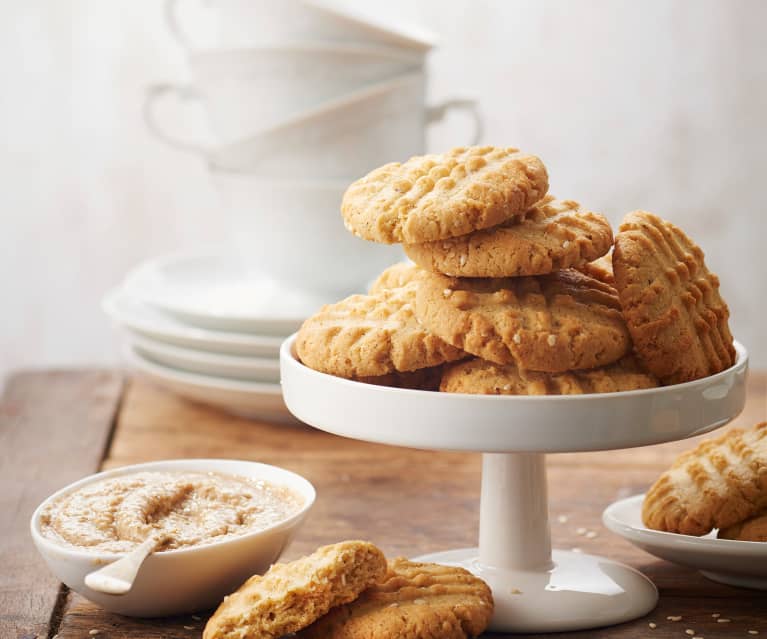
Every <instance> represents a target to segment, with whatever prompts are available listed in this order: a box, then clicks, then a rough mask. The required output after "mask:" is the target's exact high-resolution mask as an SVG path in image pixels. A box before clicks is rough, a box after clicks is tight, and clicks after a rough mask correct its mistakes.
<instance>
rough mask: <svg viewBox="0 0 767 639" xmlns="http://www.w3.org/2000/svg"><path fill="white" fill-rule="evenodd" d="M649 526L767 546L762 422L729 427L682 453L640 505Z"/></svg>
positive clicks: (766, 428)
mask: <svg viewBox="0 0 767 639" xmlns="http://www.w3.org/2000/svg"><path fill="white" fill-rule="evenodd" d="M642 519H643V520H644V523H645V525H646V526H647V527H648V528H653V529H654V530H662V531H664V532H673V533H680V534H683V535H705V534H707V533H709V532H711V530H713V529H714V528H718V529H719V531H718V534H717V536H718V537H719V538H720V539H736V540H740V541H762V542H767V422H761V423H760V424H756V425H755V426H753V427H752V428H749V429H746V430H744V429H740V428H733V429H731V430H729V431H728V432H726V433H725V434H724V435H721V436H719V437H717V438H716V439H710V440H704V441H702V442H701V443H700V444H698V446H697V447H695V448H694V449H693V450H689V451H687V452H685V453H682V455H680V456H679V457H678V458H677V460H676V461H675V462H674V464H673V465H672V466H671V468H670V469H669V470H668V471H666V472H665V473H663V474H662V475H661V476H660V477H659V478H658V480H657V481H656V482H655V484H653V486H652V487H651V488H650V490H649V491H648V492H647V495H646V497H645V499H644V502H643V505H642Z"/></svg>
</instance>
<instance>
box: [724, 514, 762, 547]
mask: <svg viewBox="0 0 767 639" xmlns="http://www.w3.org/2000/svg"><path fill="white" fill-rule="evenodd" d="M717 537H719V539H736V540H738V541H767V513H762V514H761V515H757V516H756V517H751V519H746V520H745V521H741V522H739V523H737V524H735V525H733V526H730V527H729V528H723V529H721V530H719V532H718V533H717Z"/></svg>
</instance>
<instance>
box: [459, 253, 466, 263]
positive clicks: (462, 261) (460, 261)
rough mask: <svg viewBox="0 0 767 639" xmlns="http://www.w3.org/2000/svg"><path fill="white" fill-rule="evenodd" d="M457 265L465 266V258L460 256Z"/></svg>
mask: <svg viewBox="0 0 767 639" xmlns="http://www.w3.org/2000/svg"><path fill="white" fill-rule="evenodd" d="M458 263H459V264H460V265H461V266H466V256H465V255H461V257H460V258H459V260H458Z"/></svg>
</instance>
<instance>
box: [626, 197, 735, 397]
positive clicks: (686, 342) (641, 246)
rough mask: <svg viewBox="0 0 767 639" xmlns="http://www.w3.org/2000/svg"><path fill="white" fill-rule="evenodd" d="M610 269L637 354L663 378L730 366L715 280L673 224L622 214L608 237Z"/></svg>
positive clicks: (681, 378) (725, 313)
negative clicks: (611, 239)
mask: <svg viewBox="0 0 767 639" xmlns="http://www.w3.org/2000/svg"><path fill="white" fill-rule="evenodd" d="M613 270H614V272H615V286H616V288H617V290H618V295H619V296H620V301H621V305H622V307H623V313H624V315H625V317H626V322H627V324H628V328H629V331H630V332H631V337H632V338H633V340H634V348H635V350H636V352H637V355H638V356H639V358H640V359H641V360H642V362H643V363H644V365H645V366H646V367H647V369H648V370H649V371H650V372H652V373H654V374H655V375H656V376H657V377H658V378H659V379H660V380H661V381H662V382H663V383H664V384H679V383H681V382H687V381H690V380H693V379H698V378H700V377H706V376H708V375H712V374H714V373H718V372H719V371H721V370H724V369H726V368H729V367H730V366H732V365H733V363H734V362H735V358H736V355H735V349H734V347H733V344H732V334H731V333H730V329H729V326H728V324H727V320H728V318H729V315H730V313H729V310H728V308H727V304H725V302H724V300H723V299H722V297H721V296H720V294H719V279H718V278H717V277H716V275H714V274H713V273H711V272H710V271H709V270H708V269H707V268H706V264H705V262H704V260H703V251H701V250H700V248H699V247H698V246H697V245H695V244H694V243H693V242H692V241H691V240H690V238H688V237H687V236H686V235H685V234H684V233H683V232H682V230H681V229H679V228H677V227H676V226H674V225H673V224H671V223H670V222H666V221H665V220H662V219H660V218H659V217H657V216H656V215H653V214H652V213H647V212H645V211H635V212H633V213H629V214H628V215H627V216H626V217H625V218H624V220H623V224H621V226H620V229H619V232H618V234H617V236H616V238H615V250H614V252H613Z"/></svg>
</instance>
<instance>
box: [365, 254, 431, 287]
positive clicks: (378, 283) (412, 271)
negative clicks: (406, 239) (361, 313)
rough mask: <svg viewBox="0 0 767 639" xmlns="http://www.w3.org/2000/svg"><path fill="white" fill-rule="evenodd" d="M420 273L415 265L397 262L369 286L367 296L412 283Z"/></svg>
mask: <svg viewBox="0 0 767 639" xmlns="http://www.w3.org/2000/svg"><path fill="white" fill-rule="evenodd" d="M420 272H421V269H420V268H418V267H417V266H416V265H415V264H411V263H410V262H397V264H392V265H391V266H390V267H389V268H387V269H386V270H384V272H383V273H381V274H380V275H379V276H378V277H377V278H376V279H375V281H374V282H373V283H372V284H371V285H370V290H369V291H368V293H369V294H371V295H372V294H373V293H378V292H379V291H383V290H385V289H387V288H399V287H401V286H405V284H409V283H410V282H412V281H413V280H414V279H415V278H416V277H417V276H418V273H420Z"/></svg>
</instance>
